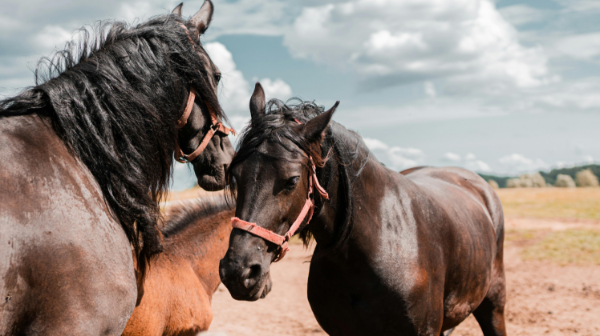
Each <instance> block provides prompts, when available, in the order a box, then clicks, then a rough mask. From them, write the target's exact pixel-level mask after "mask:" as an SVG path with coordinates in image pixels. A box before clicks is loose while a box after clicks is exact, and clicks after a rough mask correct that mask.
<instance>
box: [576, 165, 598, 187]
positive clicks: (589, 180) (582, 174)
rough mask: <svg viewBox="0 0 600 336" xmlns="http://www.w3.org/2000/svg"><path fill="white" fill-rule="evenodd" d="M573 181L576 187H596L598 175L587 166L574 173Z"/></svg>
mask: <svg viewBox="0 0 600 336" xmlns="http://www.w3.org/2000/svg"><path fill="white" fill-rule="evenodd" d="M575 182H576V183H577V186H578V187H597V186H598V177H596V175H594V173H593V172H592V170H591V169H589V168H588V169H584V170H580V171H578V172H577V174H575Z"/></svg>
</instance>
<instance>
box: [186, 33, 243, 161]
mask: <svg viewBox="0 0 600 336" xmlns="http://www.w3.org/2000/svg"><path fill="white" fill-rule="evenodd" d="M180 26H181V27H183V29H185V32H186V34H187V37H188V39H189V40H190V43H191V44H192V47H193V48H194V49H196V46H194V41H193V40H192V38H191V37H190V32H189V31H188V29H187V27H186V26H185V25H183V24H180ZM195 99H196V89H195V88H194V87H193V86H191V87H190V95H189V96H188V100H187V103H186V105H185V110H184V111H183V115H182V116H181V118H179V120H178V121H177V128H182V127H183V126H185V125H186V124H187V121H188V118H189V117H190V114H191V113H192V109H193V108H194V101H195ZM206 107H207V108H208V111H209V113H210V119H211V125H210V129H209V130H208V132H206V134H205V135H204V138H202V141H201V142H200V145H198V148H196V150H195V151H193V152H192V153H191V154H184V153H183V151H182V150H181V147H179V143H178V142H175V146H176V147H175V160H176V161H177V162H181V163H187V162H192V161H194V159H195V158H197V157H198V155H200V153H202V151H203V150H204V149H205V148H206V146H208V143H209V142H210V140H211V139H212V137H213V136H214V135H215V133H217V132H221V133H223V134H225V135H229V133H232V134H233V135H235V130H234V129H233V128H228V127H225V126H224V125H223V123H222V122H220V121H218V120H217V117H216V115H215V113H214V111H213V109H212V108H211V107H210V106H209V105H208V104H206Z"/></svg>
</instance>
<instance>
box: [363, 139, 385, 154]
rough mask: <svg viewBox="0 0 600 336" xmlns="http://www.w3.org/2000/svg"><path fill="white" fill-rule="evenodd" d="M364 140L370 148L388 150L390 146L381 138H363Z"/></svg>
mask: <svg viewBox="0 0 600 336" xmlns="http://www.w3.org/2000/svg"><path fill="white" fill-rule="evenodd" d="M363 141H364V142H365V144H366V145H367V147H369V149H370V150H372V151H374V150H387V149H388V148H389V146H388V145H386V144H385V143H384V142H383V141H381V140H379V139H372V138H363Z"/></svg>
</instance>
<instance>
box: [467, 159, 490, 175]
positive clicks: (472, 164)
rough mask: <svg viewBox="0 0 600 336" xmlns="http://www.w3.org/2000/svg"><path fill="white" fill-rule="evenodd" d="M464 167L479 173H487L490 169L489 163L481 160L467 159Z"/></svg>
mask: <svg viewBox="0 0 600 336" xmlns="http://www.w3.org/2000/svg"><path fill="white" fill-rule="evenodd" d="M465 168H467V169H469V170H472V171H475V172H479V173H489V172H491V171H492V168H491V167H490V165H488V164H487V163H485V162H483V161H481V160H473V161H468V162H466V163H465Z"/></svg>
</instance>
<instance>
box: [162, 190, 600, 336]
mask: <svg viewBox="0 0 600 336" xmlns="http://www.w3.org/2000/svg"><path fill="white" fill-rule="evenodd" d="M202 194H203V195H204V194H209V193H206V192H203V193H202ZM498 194H499V196H500V198H501V200H502V203H503V205H504V211H505V214H506V221H505V226H506V240H505V269H506V286H507V305H506V322H507V331H508V334H509V335H557V336H558V335H590V336H592V335H594V336H597V335H600V188H585V189H584V188H577V189H560V188H545V189H501V190H499V191H498ZM196 195H200V192H199V191H198V190H195V191H186V192H183V193H176V194H173V195H170V199H169V200H171V201H181V200H184V199H186V198H189V197H197V196H196ZM310 255H311V250H310V249H309V250H304V248H303V247H302V246H301V245H293V246H292V251H291V252H290V254H289V257H286V259H284V260H283V261H282V262H280V263H278V264H275V265H273V267H272V269H271V277H272V279H273V291H272V292H271V293H270V294H269V295H268V296H267V298H266V299H263V300H259V301H258V302H238V301H235V300H233V299H232V298H231V297H230V296H229V293H228V292H227V290H226V289H225V288H224V287H223V286H221V287H219V290H218V291H217V293H215V296H214V298H213V313H214V320H213V323H212V325H211V328H210V330H211V333H210V334H212V335H219V336H231V335H325V333H324V332H323V331H322V330H321V329H320V327H319V325H318V323H317V322H316V320H315V319H314V317H313V316H312V313H311V311H310V305H309V304H308V301H307V299H306V280H307V277H308V267H309V260H310ZM249 312H252V313H251V314H248V313H249ZM452 335H453V336H481V335H482V333H481V331H480V329H479V327H478V325H477V322H476V321H475V319H474V318H473V317H472V316H471V317H469V318H468V319H467V320H466V321H464V322H463V323H462V324H461V325H459V326H458V327H457V328H456V330H455V332H454V333H453V334H452Z"/></svg>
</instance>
